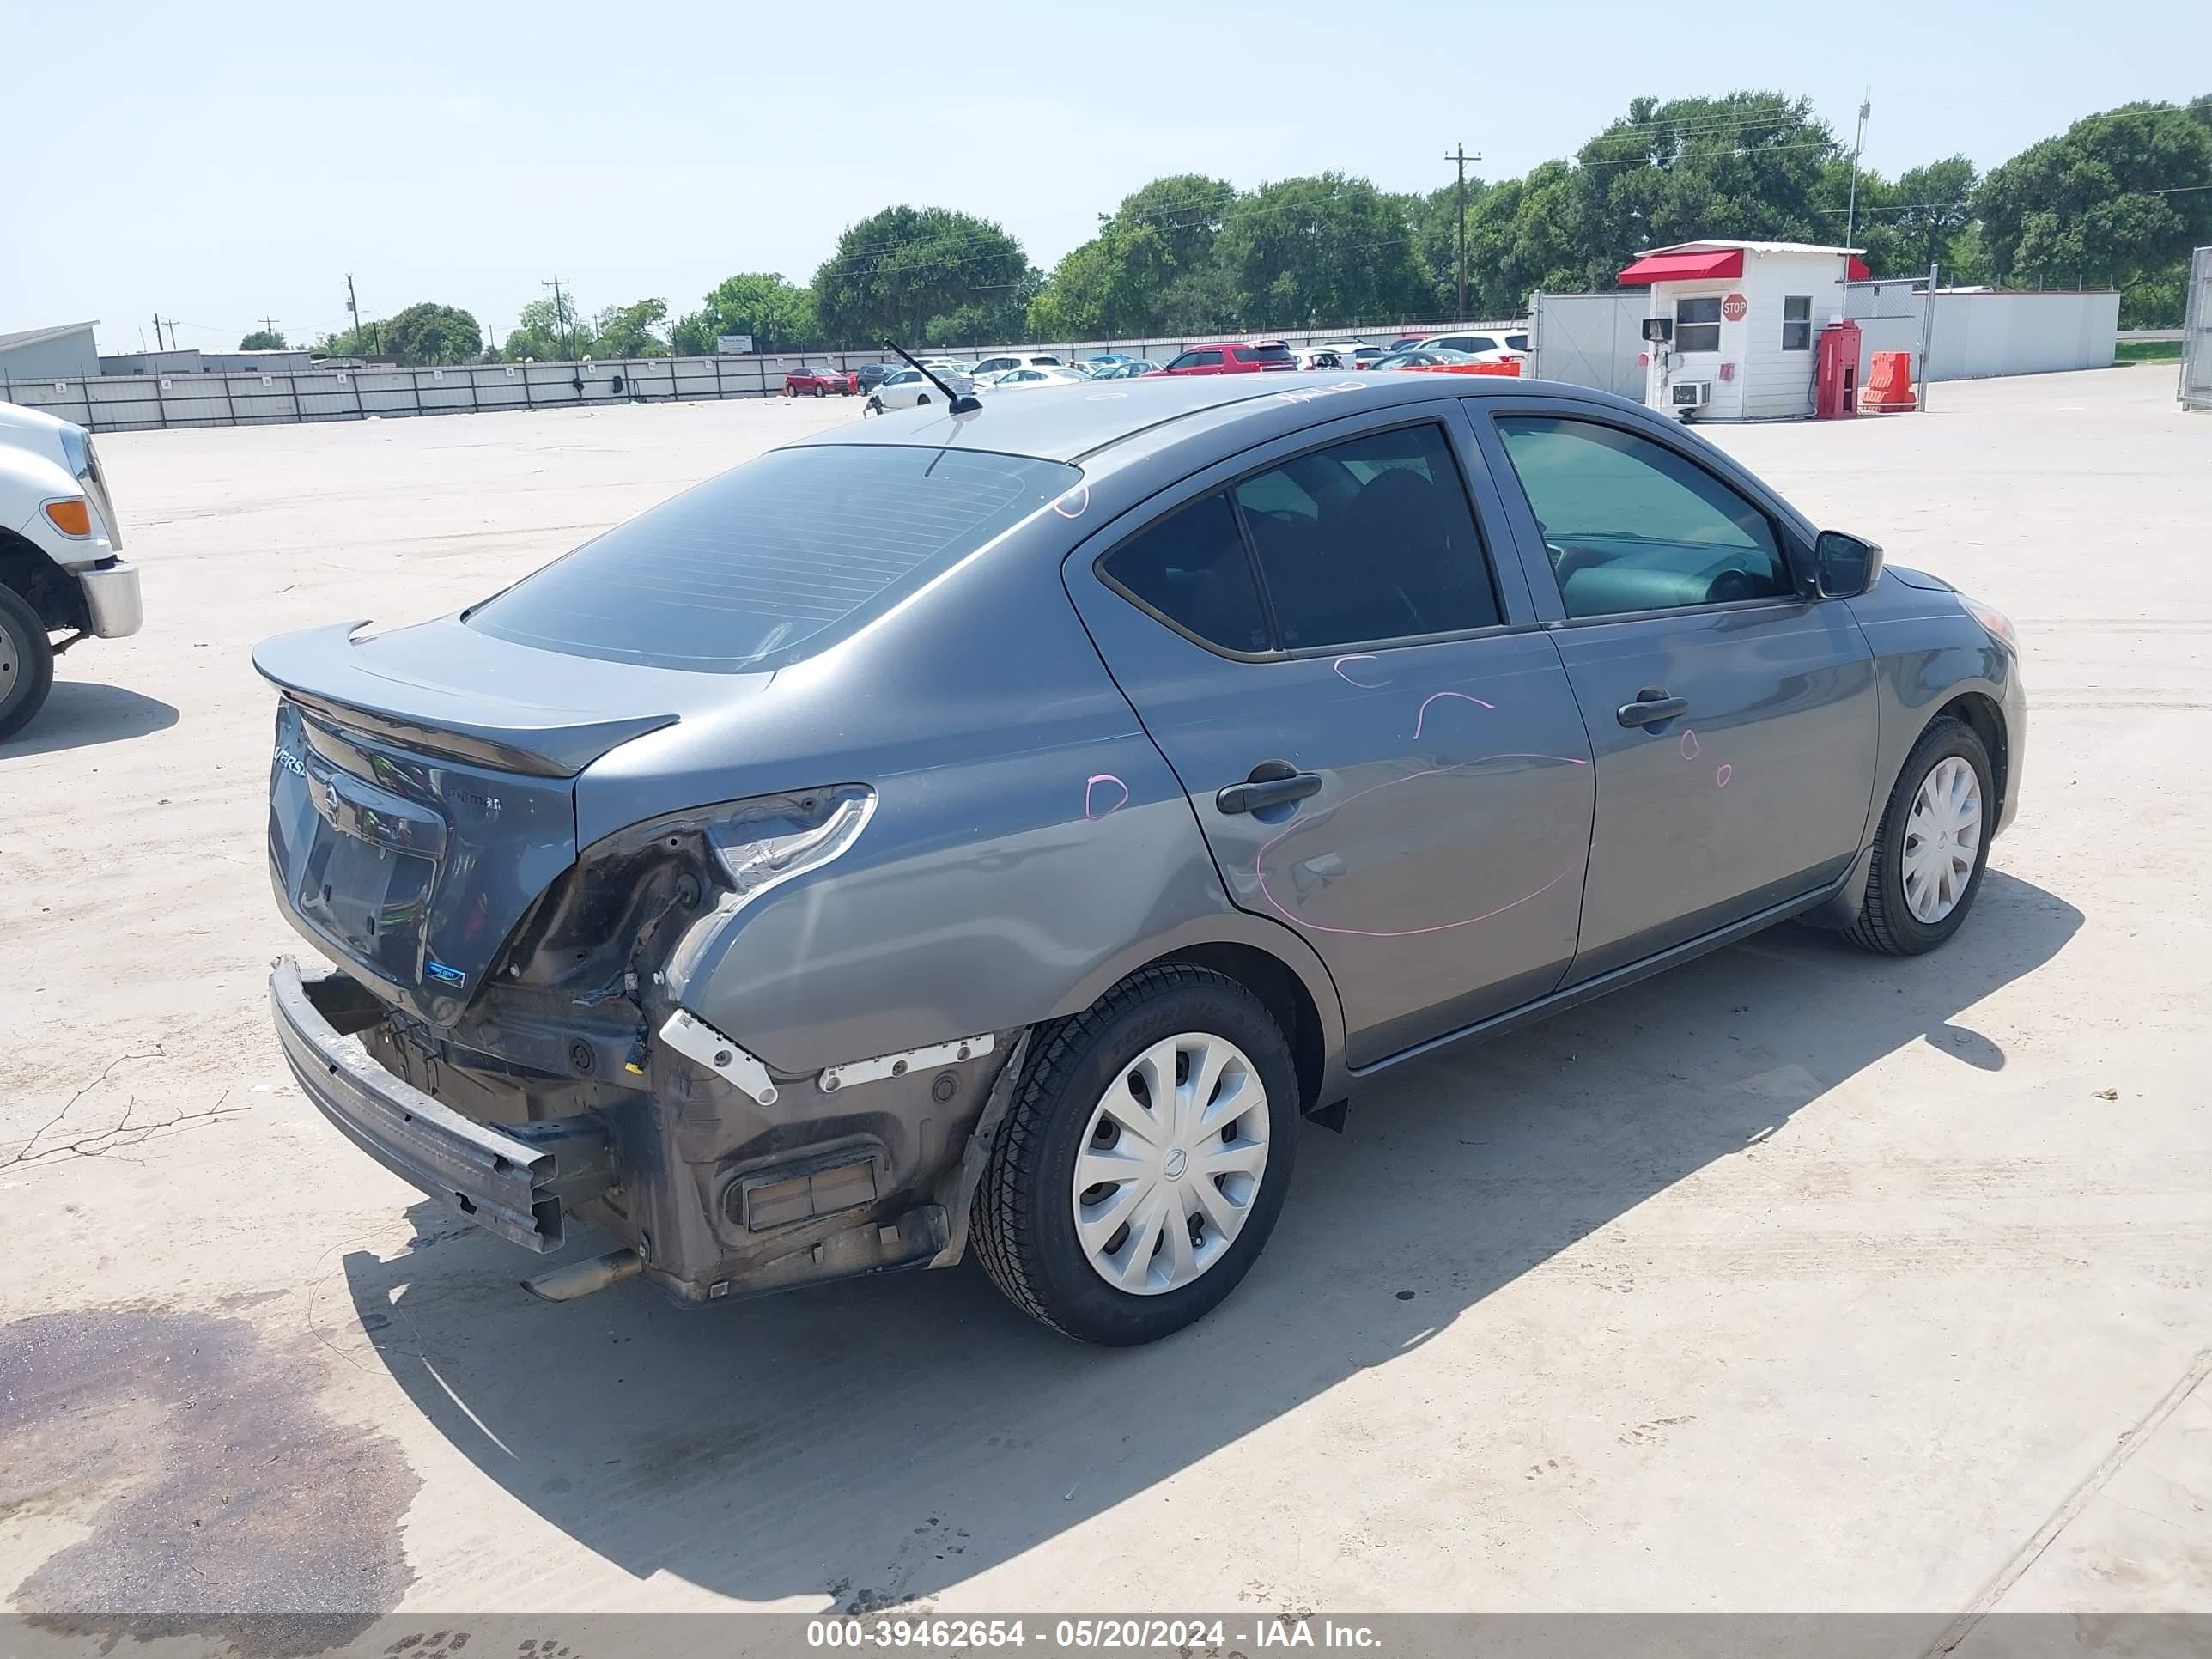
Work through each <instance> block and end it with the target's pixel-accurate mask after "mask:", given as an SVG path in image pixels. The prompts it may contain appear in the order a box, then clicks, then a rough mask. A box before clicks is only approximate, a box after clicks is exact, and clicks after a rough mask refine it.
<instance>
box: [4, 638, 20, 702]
mask: <svg viewBox="0 0 2212 1659" xmlns="http://www.w3.org/2000/svg"><path fill="white" fill-rule="evenodd" d="M21 654H22V653H21V651H20V650H19V649H17V647H16V645H15V635H13V634H10V633H9V631H8V624H7V623H4V622H0V702H7V701H8V694H9V692H10V691H13V690H15V659H16V658H18V657H19V656H21Z"/></svg>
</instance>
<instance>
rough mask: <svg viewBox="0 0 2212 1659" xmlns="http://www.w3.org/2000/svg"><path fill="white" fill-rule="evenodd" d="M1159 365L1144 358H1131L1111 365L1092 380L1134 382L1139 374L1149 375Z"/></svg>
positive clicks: (1093, 376) (1094, 375) (1101, 370)
mask: <svg viewBox="0 0 2212 1659" xmlns="http://www.w3.org/2000/svg"><path fill="white" fill-rule="evenodd" d="M1158 367H1159V365H1158V363H1154V362H1146V360H1145V359H1144V358H1142V357H1129V358H1125V359H1123V360H1122V361H1121V362H1118V363H1109V364H1107V365H1106V366H1105V367H1104V368H1101V369H1100V370H1099V371H1098V372H1097V374H1093V375H1092V376H1091V379H1092V380H1135V379H1136V378H1137V376H1139V374H1151V373H1152V371H1153V370H1154V369H1156V368H1158Z"/></svg>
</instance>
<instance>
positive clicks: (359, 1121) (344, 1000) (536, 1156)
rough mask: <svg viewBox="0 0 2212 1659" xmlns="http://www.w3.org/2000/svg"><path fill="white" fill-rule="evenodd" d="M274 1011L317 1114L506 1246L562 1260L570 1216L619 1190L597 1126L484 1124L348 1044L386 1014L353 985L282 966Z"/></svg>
mask: <svg viewBox="0 0 2212 1659" xmlns="http://www.w3.org/2000/svg"><path fill="white" fill-rule="evenodd" d="M269 1001H270V1009H271V1011H272V1012H273V1013H274V1015H275V1018H276V1035H277V1038H278V1040H279V1041H280V1042H282V1043H283V1048H284V1058H285V1060H287V1062H289V1064H290V1066H291V1067H292V1075H293V1076H294V1077H295V1078H296V1079H299V1084H300V1087H301V1089H303V1090H304V1091H306V1092H307V1098H308V1099H310V1100H312V1101H313V1102H314V1103H315V1106H316V1109H318V1110H319V1111H320V1112H321V1113H322V1115H324V1116H325V1117H326V1118H328V1119H329V1120H330V1121H331V1123H332V1124H334V1125H336V1126H337V1128H338V1129H339V1131H340V1132H341V1133H343V1134H344V1135H345V1137H346V1139H349V1140H350V1141H352V1142H353V1144H354V1145H355V1146H358V1147H360V1148H361V1150H362V1151H363V1152H367V1153H368V1155H369V1156H370V1157H371V1158H374V1159H375V1160H376V1161H377V1162H378V1163H380V1164H382V1165H384V1167H385V1168H386V1169H387V1170H391V1171H392V1174H394V1175H396V1176H399V1177H400V1178H401V1179H402V1180H403V1181H406V1182H410V1183H411V1184H412V1185H414V1186H416V1187H418V1188H421V1189H422V1191H423V1192H425V1193H428V1194H429V1195H430V1196H431V1197H433V1198H435V1199H439V1200H442V1201H443V1202H445V1203H446V1204H447V1205H448V1206H451V1207H452V1208H453V1210H454V1211H455V1212H457V1213H459V1214H461V1215H464V1216H465V1217H467V1218H469V1219H470V1220H471V1221H474V1222H476V1223H477V1225H479V1226H482V1227H485V1228H488V1229H489V1230H490V1231H493V1232H495V1233H497V1234H498V1235H499V1236H500V1237H501V1238H504V1239H507V1240H509V1241H510V1242H512V1243H516V1244H520V1245H522V1246H523V1247H524V1248H526V1249H532V1250H541V1251H542V1250H553V1249H559V1248H560V1245H561V1242H562V1219H561V1218H562V1209H563V1207H564V1206H570V1205H575V1204H580V1203H582V1202H584V1201H585V1200H587V1199H590V1198H592V1197H595V1196H597V1195H598V1194H600V1193H602V1192H604V1191H605V1190H606V1189H607V1188H610V1187H611V1186H613V1185H614V1184H615V1164H614V1155H613V1150H612V1147H611V1143H610V1140H609V1138H608V1134H607V1130H606V1127H605V1123H604V1122H603V1121H602V1120H601V1119H600V1118H599V1116H598V1115H596V1114H592V1113H584V1114H581V1115H578V1116H574V1117H568V1118H558V1119H555V1120H552V1121H547V1122H543V1123H528V1124H513V1125H507V1126H495V1125H491V1124H487V1123H479V1122H477V1121H475V1120H474V1119H472V1118H468V1117H464V1116H463V1115H461V1114H460V1113H459V1112H456V1111H454V1110H453V1109H451V1108H450V1107H447V1106H444V1105H441V1103H439V1102H437V1101H436V1100H434V1099H433V1098H431V1097H429V1096H428V1095H427V1094H424V1093H423V1092H422V1091H421V1090H419V1089H417V1088H415V1087H414V1086H413V1085H410V1084H408V1083H405V1082H404V1081H402V1080H401V1079H398V1078H397V1077H394V1076H393V1075H392V1073H389V1072H387V1071H386V1070H385V1069H384V1067H383V1066H380V1065H378V1064H377V1063H376V1061H374V1060H372V1059H370V1058H368V1055H366V1054H363V1053H362V1052H361V1051H360V1050H359V1049H357V1048H354V1047H352V1046H351V1045H349V1044H348V1043H347V1042H346V1041H345V1038H346V1036H348V1035H349V1034H350V1033H353V1032H357V1031H362V1030H367V1029H368V1027H369V1026H371V1025H373V1024H375V1023H376V1021H377V1020H378V1019H379V1018H380V1017H381V1015H382V1014H383V1012H384V1007H383V1005H382V1004H381V1003H380V1002H378V1001H377V1000H376V999H375V998H374V996H372V995H371V994H369V993H368V991H366V990H365V989H363V988H362V987H361V986H360V985H358V984H356V982H355V981H352V980H351V979H349V978H348V977H347V976H346V975H343V974H337V973H333V974H329V975H323V976H321V977H319V978H314V979H302V978H301V974H300V968H299V964H298V963H295V961H293V959H292V958H291V957H278V958H277V959H276V964H275V966H274V967H273V968H272V969H270V975H269Z"/></svg>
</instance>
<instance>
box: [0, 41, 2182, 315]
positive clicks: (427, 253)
mask: <svg viewBox="0 0 2212 1659" xmlns="http://www.w3.org/2000/svg"><path fill="white" fill-rule="evenodd" d="M2193 11H2194V8H2192V7H2189V6H2185V5H2183V4H2179V3H2166V0H2142V3H2136V4H2129V5H2119V6H2111V5H2107V6H2086V5H2082V4H2081V3H2079V0H2068V3H2063V4H2062V3H2051V0H2015V3H2011V4H2002V5H2000V4H1988V3H1979V0H1972V3H1958V0H1941V3H1921V4H1917V5H1910V6H1905V5H1898V6H1889V5H1882V4H1864V3H1863V4H1860V5H1857V6H1846V7H1832V6H1831V7H1811V6H1796V7H1786V8H1784V7H1765V6H1747V5H1743V4H1741V3H1740V0H1739V3H1734V4H1722V5H1713V4H1705V5H1686V4H1682V3H1679V0H1678V3H1674V4H1669V5H1664V6H1652V7H1644V6H1631V5H1625V4H1613V3H1602V0H1583V3H1579V4H1575V5H1571V6H1534V5H1529V4H1526V3H1522V4H1516V5H1511V6H1495V7H1476V6H1469V5H1465V4H1460V5H1442V4H1433V3H1402V4H1400V5H1398V6H1396V7H1394V8H1385V9H1383V10H1382V11H1380V12H1369V11H1364V10H1361V9H1354V8H1351V7H1347V6H1345V5H1342V4H1338V5H1334V6H1327V7H1322V6H1312V5H1306V4H1302V3H1285V4H1280V5H1275V6H1271V7H1267V8H1258V7H1249V8H1248V7H1241V6H1208V5H1190V4H1183V5H1158V4H1152V3H1149V0H1115V3H1113V4H1111V5H1109V6H1105V7H1100V8H1091V7H1087V6H1084V5H1079V4H1073V3H1068V0H1058V3H1042V4H1036V3H1033V4H1028V5H1011V4H998V3H990V4H970V5H961V4H953V5H949V6H948V5H933V6H916V5H913V4H902V5H883V6H879V5H876V4H872V3H849V0H832V3H824V4H816V5H811V6H789V5H787V6H781V7H777V8H774V9H769V8H763V7H751V6H744V5H731V4H727V3H723V4H702V3H691V0H667V3H663V4H659V5H655V6H651V7H647V8H646V9H643V10H633V9H629V8H626V7H620V6H615V5H611V4H608V3H605V0H599V3H595V4H592V5H588V6H586V5H565V4H561V3H532V4H530V5H527V6H524V5H513V4H504V3H502V4H497V5H494V4H484V3H472V0H453V3H447V4H445V5H422V4H416V3H408V0H399V3H378V4H372V5H364V6H339V5H325V4H316V3H309V4H304V5H303V4H299V3H286V4H262V3H251V0H239V3H223V0H209V3H204V4H201V5H197V6H189V7H186V6H177V5H174V4H170V3H161V4H158V5H146V4H138V3H100V4H83V5H78V6H61V5H56V4H53V3H51V0H38V3H25V0H0V84H4V88H5V101H4V106H0V107H4V109H5V111H6V114H5V117H4V119H0V204H3V205H0V332H6V331H10V330H14V329H18V328H27V327H33V326H39V325H45V324H48V323H56V322H70V321H76V320H79V319H83V318H87V317H97V318H99V319H100V343H101V347H102V349H110V350H124V349H136V348H137V346H138V345H139V343H140V340H141V336H142V334H143V335H144V336H145V337H146V339H147V342H148V343H150V341H151V325H150V323H149V321H148V320H147V319H149V318H150V317H151V316H152V314H153V313H155V311H156V310H157V309H158V310H159V311H160V312H161V314H162V315H163V316H164V317H168V316H171V315H174V316H176V317H178V318H180V319H184V321H183V325H180V327H179V331H178V333H179V343H183V344H186V345H204V346H230V345H234V344H235V343H236V339H237V335H238V333H239V332H240V331H241V330H242V329H244V328H246V327H251V326H253V325H255V319H258V318H259V317H261V316H263V315H270V316H273V317H276V319H278V320H279V325H280V326H281V327H283V329H284V330H285V331H286V332H287V333H288V334H289V335H290V336H291V337H292V338H293V339H295V341H297V340H301V339H303V338H306V337H312V336H313V334H314V333H315V332H317V331H319V330H322V329H325V328H334V327H337V326H340V325H343V323H344V321H345V311H344V294H345V285H344V276H345V273H346V272H348V271H351V272H352V273H353V274H354V276H355V279H356V283H358V284H359V288H360V292H361V299H362V311H363V313H364V314H367V315H371V316H380V315H388V314H390V313H392V312H393V311H396V310H398V308H399V307H402V306H404V305H406V304H409V303H410V302H412V301H416V300H424V299H435V300H439V301H444V302H446V303H448V304H453V305H459V306H463V307H467V308H468V309H469V310H471V311H472V312H474V313H476V314H477V318H478V319H479V320H481V321H483V322H484V323H485V324H487V325H489V326H490V328H491V329H492V330H493V331H494V332H495V333H499V334H503V333H504V332H505V331H506V330H507V327H508V326H509V325H511V324H512V323H513V319H514V314H515V313H516V312H517V310H519V309H520V307H521V306H522V305H523V304H524V303H525V302H526V301H529V300H532V299H534V298H538V297H539V296H540V295H543V294H544V292H545V290H544V289H543V288H541V287H540V286H539V284H540V283H541V282H542V281H543V280H544V278H546V277H549V276H554V275H556V274H557V275H559V276H563V277H565V278H568V279H569V280H570V281H571V282H572V283H573V284H574V290H575V292H576V294H577V295H578V296H579V297H580V301H581V302H582V304H583V305H584V306H585V307H586V309H587V310H597V309H598V308H599V307H601V306H603V305H606V304H609V303H614V302H627V301H631V300H635V299H637V298H640V297H642V296H645V295H659V296H663V297H665V298H666V299H667V300H668V301H669V303H670V305H671V308H672V309H673V310H675V311H678V312H681V311H685V310H689V309H692V308H694V307H696V305H697V303H698V301H699V297H700V296H701V295H702V294H703V293H704V292H705V291H706V290H707V289H708V288H709V287H710V286H712V285H713V284H714V283H715V282H717V281H719V280H720V278H721V277H722V276H726V275H728V274H729V273H730V272H732V271H736V270H763V269H766V270H782V271H784V272H785V273H786V274H787V275H788V276H791V277H792V278H793V280H795V281H800V282H803V281H805V279H806V277H807V276H808V274H809V273H810V272H811V270H813V268H814V266H815V265H816V264H818V263H819V262H820V261H821V259H822V258H823V257H824V256H825V255H827V253H828V252H829V249H830V247H831V246H832V244H833V242H834V241H835V240H836V235H837V233H838V231H839V230H840V229H842V228H843V227H844V226H845V225H847V224H848V223H850V222H852V221H853V220H854V219H856V218H859V217H860V216H864V215H866V214H867V213H870V212H872V211H873V210H876V209H878V208H879V207H882V206H884V205H886V204H890V203H893V202H900V201H907V202H913V203H915V204H939V205H943V206H946V207H953V208H959V209H963V210H967V211H969V212H974V213H977V214H981V215H982V216H986V217H988V218H992V219H996V220H998V221H999V222H1000V223H1002V224H1003V225H1005V227H1006V228H1007V229H1008V230H1010V231H1012V232H1013V233H1014V234H1016V235H1018V237H1020V238H1021V239H1022V240H1023V242H1024V245H1025V246H1027V247H1028V249H1029V252H1030V258H1031V259H1032V260H1033V261H1034V262H1035V263H1036V264H1039V265H1041V266H1043V267H1045V268H1047V269H1049V268H1050V266H1051V264H1052V263H1053V261H1054V259H1056V258H1058V257H1059V256H1060V254H1061V253H1063V252H1066V250H1067V249H1068V248H1069V247H1071V246H1074V245H1075V244H1076V243H1078V242H1079V241H1081V240H1084V238H1085V237H1086V236H1087V235H1088V234H1090V233H1091V228H1092V227H1093V226H1094V224H1095V222H1096V216H1097V214H1098V213H1099V212H1101V211H1103V210H1110V209H1111V207H1112V206H1113V204H1115V202H1116V201H1118V200H1119V199H1120V197H1121V196H1122V195H1124V194H1125V193H1126V192H1127V191H1130V190H1132V189H1133V188H1135V187H1136V186H1137V185H1141V184H1143V183H1144V182H1145V181H1146V179H1151V178H1152V177H1154V176H1155V175H1157V174H1158V173H1165V172H1184V171H1194V172H1204V173H1211V174H1215V175H1218V176H1222V177H1225V178H1227V179H1231V180H1232V181H1234V182H1235V183H1237V185H1243V186H1249V185H1255V184H1258V183H1261V182H1262V181H1263V180H1266V179H1279V178H1283V177H1286V176H1289V175H1291V174H1297V173H1312V172H1316V171H1319V170H1321V169H1322V168H1325V167H1335V168H1339V169H1341V170H1344V171H1346V172H1349V173H1360V174H1364V175H1365V176H1367V177H1369V178H1370V179H1374V180H1375V181H1376V183H1377V184H1379V185H1383V186H1385V187H1386V188H1389V189H1395V190H1412V189H1422V188H1428V187H1431V186H1433V185H1437V184H1440V183H1443V182H1445V181H1446V180H1448V179H1449V178H1450V176H1451V170H1450V168H1449V166H1448V165H1447V164H1446V163H1444V162H1443V161H1442V160H1441V159H1440V158H1441V157H1442V156H1443V153H1444V152H1445V151H1446V150H1448V149H1450V148H1451V147H1452V145H1453V144H1454V143H1456V142H1462V141H1463V142H1464V143H1466V144H1467V146H1468V149H1471V150H1479V151H1480V152H1481V153H1482V155H1483V156H1484V158H1485V159H1484V161H1482V162H1481V164H1480V167H1478V168H1476V169H1475V171H1477V172H1479V173H1482V174H1483V175H1484V176H1486V177H1499V176H1505V175H1509V174H1512V173H1521V172H1523V171H1525V170H1526V169H1527V168H1528V167H1531V166H1533V165H1534V164H1535V163H1536V162H1538V161H1543V160H1545V159H1547V157H1551V156H1554V155H1567V154H1571V152H1572V151H1573V149H1575V147H1576V146H1577V145H1578V144H1579V143H1581V142H1582V141H1583V139H1584V138H1586V137H1589V135H1590V134H1591V133H1592V132H1594V131H1596V130H1597V129H1598V128H1599V127H1601V125H1604V123H1605V122H1606V121H1607V119H1609V118H1612V117H1613V116H1614V115H1615V114H1618V113H1620V112H1622V111H1623V109H1624V108H1625V107H1626V104H1627V102H1628V100H1629V99H1630V98H1632V97H1633V96H1635V95H1636V94H1639V93H1647V92H1648V93H1652V94H1658V95H1661V96H1673V95H1680V94H1717V93H1719V92H1723V91H1725V90H1727V89H1729V88H1734V87H1761V88H1778V89H1782V90H1784V91H1788V92H1790V93H1797V94H1805V95H1807V96H1809V97H1810V98H1811V99H1812V100H1814V106H1815V107H1816V108H1817V110H1818V111H1819V112H1820V113H1821V114H1822V115H1823V116H1824V117H1826V118H1827V119H1828V120H1829V121H1830V122H1831V123H1832V124H1833V125H1836V126H1837V127H1838V129H1839V130H1840V131H1843V132H1844V133H1845V135H1846V136H1848V133H1849V131H1850V124H1851V118H1852V112H1853V110H1854V108H1855V107H1856V106H1857V102H1858V98H1859V94H1860V91H1861V88H1862V87H1863V86H1865V85H1867V84H1869V83H1871V85H1872V87H1873V100H1874V106H1875V112H1874V118H1873V121H1872V123H1871V124H1870V125H1869V129H1868V135H1867V151H1866V155H1867V161H1868V163H1869V165H1870V166H1872V167H1876V168H1879V169H1881V171H1883V172H1884V173H1890V174H1895V173H1898V172H1899V171H1900V170H1902V169H1903V168H1905V167H1910V166H1911V165H1913V164H1915V163H1917V162H1919V161H1928V160H1932V159H1934V158H1936V157H1939V156H1942V155H1950V154H1952V153H1953V152H1954V151H1961V150H1962V151H1964V152H1965V153H1966V155H1968V156H1970V157H1971V158H1972V160H1973V161H1975V162H1976V163H1977V164H1978V165H1979V166H1981V167H1990V166H1991V165H1993V164H1995V163H1996V162H1998V161H2002V160H2003V159H2005V157H2007V156H2008V155H2012V154H2013V153H2014V152H2015V151H2016V150H2018V149H2020V148H2021V147H2022V146H2023V145H2025V144H2027V143H2030V142H2032V141H2033V140H2034V139H2037V138H2039V137H2044V136H2045V135H2047V134H2049V133H2051V132H2053V131H2057V130H2058V129H2060V128H2061V127H2062V126H2063V125H2064V124H2065V123H2066V122H2067V121H2069V120H2070V119H2072V118H2075V117H2076V116H2079V115H2081V114H2085V113H2087V112H2089V111H2091V110H2093V109H2098V108H2103V107H2107V106H2111V105H2113V104H2116V103H2120V102H2124V101H2126V100H2130V99H2134V98H2146V97H2150V98H2168V99H2172V100H2176V101H2180V100H2187V99H2189V98H2191V97H2193V96H2200V95H2203V94H2207V93H2212V67H2208V66H2207V65H2208V64H2212V59H2208V58H2206V56H2205V54H2204V52H2203V47H2202V43H2203V28H2202V21H2201V17H2200V16H2192V15H2190V14H2191V13H2192V12H2193ZM41 204H42V205H41Z"/></svg>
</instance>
